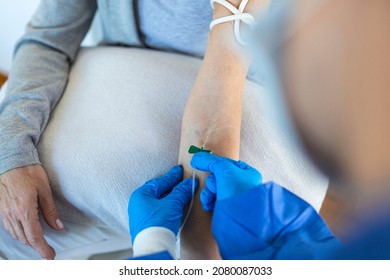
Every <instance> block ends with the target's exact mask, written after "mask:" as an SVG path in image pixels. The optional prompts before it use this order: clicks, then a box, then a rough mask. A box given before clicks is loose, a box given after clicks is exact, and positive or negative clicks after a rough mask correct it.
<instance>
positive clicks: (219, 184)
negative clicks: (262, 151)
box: [191, 153, 262, 211]
mask: <svg viewBox="0 0 390 280" xmlns="http://www.w3.org/2000/svg"><path fill="white" fill-rule="evenodd" d="M191 165H192V167H194V168H195V169H198V170H201V171H207V172H211V174H210V175H209V176H208V178H207V180H206V187H205V188H204V189H203V190H202V192H201V194H200V201H201V203H202V208H203V209H204V210H205V211H212V210H213V209H214V204H215V200H219V201H220V200H223V199H226V198H229V197H234V196H236V195H238V194H240V193H242V192H246V191H248V190H250V189H253V188H256V187H259V186H260V185H261V183H262V176H261V174H260V172H259V171H257V170H256V169H254V168H253V167H251V166H249V165H248V164H246V163H245V162H243V161H234V160H232V159H228V158H224V157H219V156H216V155H212V154H208V153H197V154H195V155H194V156H193V158H192V161H191Z"/></svg>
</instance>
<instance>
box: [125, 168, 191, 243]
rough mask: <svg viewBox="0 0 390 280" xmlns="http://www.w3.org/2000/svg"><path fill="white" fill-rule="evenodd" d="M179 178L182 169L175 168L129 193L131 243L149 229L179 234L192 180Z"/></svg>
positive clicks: (181, 175)
mask: <svg viewBox="0 0 390 280" xmlns="http://www.w3.org/2000/svg"><path fill="white" fill-rule="evenodd" d="M182 179H183V168H182V167H181V166H175V167H173V168H172V169H171V170H170V171H169V172H168V173H167V174H165V175H164V176H162V177H160V178H157V179H153V180H150V181H148V182H147V183H145V184H144V185H143V186H142V187H140V188H139V189H137V190H136V191H135V192H134V193H133V194H132V196H131V197H130V201H129V208H128V212H129V220H130V221H129V222H130V234H131V237H132V240H133V242H134V240H135V237H136V236H137V234H138V233H139V232H141V231H142V230H144V229H146V228H149V227H164V228H167V229H169V230H171V231H172V232H173V233H174V234H175V235H177V234H178V232H179V228H180V225H181V222H182V218H183V214H184V207H185V206H186V205H187V203H188V202H189V201H190V200H191V197H192V179H187V180H184V181H182ZM195 187H196V188H197V187H198V183H197V182H196V186H195Z"/></svg>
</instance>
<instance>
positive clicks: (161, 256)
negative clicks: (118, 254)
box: [129, 251, 173, 260]
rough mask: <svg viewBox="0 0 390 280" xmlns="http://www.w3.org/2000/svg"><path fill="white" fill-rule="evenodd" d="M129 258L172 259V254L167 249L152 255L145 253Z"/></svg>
mask: <svg viewBox="0 0 390 280" xmlns="http://www.w3.org/2000/svg"><path fill="white" fill-rule="evenodd" d="M129 260H173V258H172V256H171V255H170V254H169V253H168V251H164V252H159V253H156V254H152V255H146V256H142V257H137V258H131V259H129Z"/></svg>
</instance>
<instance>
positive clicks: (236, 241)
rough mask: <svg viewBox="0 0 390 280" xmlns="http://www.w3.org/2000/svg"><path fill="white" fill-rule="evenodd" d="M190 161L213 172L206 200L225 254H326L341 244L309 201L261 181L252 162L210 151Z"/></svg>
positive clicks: (265, 256) (308, 256) (264, 256)
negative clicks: (214, 154) (217, 154)
mask: <svg viewBox="0 0 390 280" xmlns="http://www.w3.org/2000/svg"><path fill="white" fill-rule="evenodd" d="M191 164H192V166H193V167H194V168H196V169H199V170H202V171H208V172H211V175H210V176H209V178H211V179H210V180H209V179H208V180H207V181H206V182H207V183H206V184H208V186H207V191H204V193H205V194H201V202H202V205H203V208H204V209H214V213H213V221H212V232H213V236H214V238H215V240H216V241H217V244H218V247H219V250H220V253H221V256H222V257H223V258H224V259H315V258H325V252H326V251H327V250H330V249H331V248H334V247H337V246H339V242H338V240H337V239H336V238H334V236H333V234H332V233H331V232H330V230H329V229H328V227H327V226H326V224H325V223H324V221H323V220H322V218H321V217H320V216H319V215H318V213H317V212H316V211H315V210H314V209H313V208H312V207H311V206H310V205H309V204H308V203H307V202H305V201H304V200H302V199H300V198H299V197H297V196H296V195H294V194H293V193H291V192H289V191H288V190H286V189H285V188H283V187H281V186H279V185H277V184H275V183H273V182H270V183H267V184H260V178H261V176H260V175H259V172H257V171H256V170H255V169H253V168H251V167H249V166H248V165H247V164H245V163H242V162H236V161H233V160H230V159H225V158H221V157H218V156H213V155H209V154H205V153H198V154H196V155H195V156H194V157H193V159H192V161H191ZM213 197H214V198H215V197H216V200H215V199H214V201H215V203H213V202H212V199H213Z"/></svg>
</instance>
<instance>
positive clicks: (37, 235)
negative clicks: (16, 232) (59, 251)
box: [22, 208, 55, 260]
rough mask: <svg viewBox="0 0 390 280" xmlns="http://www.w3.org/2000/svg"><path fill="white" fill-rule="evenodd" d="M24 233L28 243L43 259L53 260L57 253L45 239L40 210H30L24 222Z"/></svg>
mask: <svg viewBox="0 0 390 280" xmlns="http://www.w3.org/2000/svg"><path fill="white" fill-rule="evenodd" d="M22 225H23V228H24V233H25V235H26V238H27V242H28V243H29V244H30V246H31V247H32V248H34V249H35V250H36V251H37V252H38V253H39V254H40V255H41V256H42V257H43V258H45V259H48V260H52V259H54V257H55V251H54V249H53V248H52V247H50V246H49V244H48V243H47V242H46V240H45V239H44V237H43V229H42V227H41V224H40V223H39V218H38V209H36V208H35V209H33V208H30V209H29V211H28V213H27V215H26V216H25V219H24V220H23V221H22Z"/></svg>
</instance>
